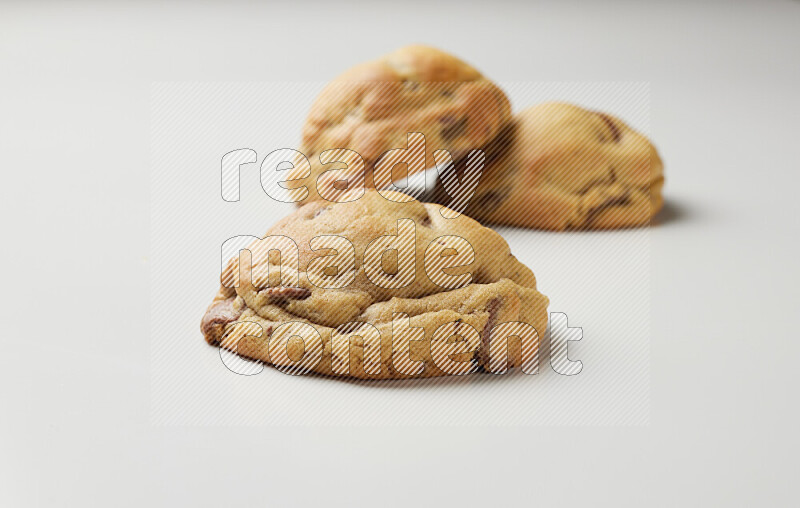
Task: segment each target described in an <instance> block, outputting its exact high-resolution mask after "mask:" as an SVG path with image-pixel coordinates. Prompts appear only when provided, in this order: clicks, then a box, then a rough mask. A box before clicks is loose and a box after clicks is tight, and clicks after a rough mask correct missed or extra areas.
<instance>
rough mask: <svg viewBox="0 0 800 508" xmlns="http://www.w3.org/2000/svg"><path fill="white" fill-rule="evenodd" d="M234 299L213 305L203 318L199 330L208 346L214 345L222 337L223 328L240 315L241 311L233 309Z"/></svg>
mask: <svg viewBox="0 0 800 508" xmlns="http://www.w3.org/2000/svg"><path fill="white" fill-rule="evenodd" d="M235 299H236V298H229V299H227V300H221V301H219V302H217V303H215V304H213V305H212V306H211V307H209V308H208V310H207V311H206V313H205V315H204V316H203V321H202V322H201V323H200V330H201V331H202V332H203V336H204V337H205V339H206V342H208V343H209V344H211V345H216V344H217V343H218V342H219V340H220V338H221V337H222V333H223V331H224V329H225V326H226V325H227V324H229V323H233V322H234V321H236V320H237V319H239V316H241V315H242V310H243V309H239V310H236V309H235V308H234V305H233V302H234V300H235Z"/></svg>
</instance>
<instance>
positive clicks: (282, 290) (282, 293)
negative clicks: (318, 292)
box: [260, 287, 311, 303]
mask: <svg viewBox="0 0 800 508" xmlns="http://www.w3.org/2000/svg"><path fill="white" fill-rule="evenodd" d="M260 292H261V293H264V294H266V295H267V296H268V297H269V299H270V301H271V302H272V303H287V302H288V301H289V300H305V299H306V298H308V297H309V296H311V291H310V290H308V289H306V288H287V287H274V288H267V289H262V290H261V291H260Z"/></svg>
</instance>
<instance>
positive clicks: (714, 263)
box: [0, 1, 800, 506]
mask: <svg viewBox="0 0 800 508" xmlns="http://www.w3.org/2000/svg"><path fill="white" fill-rule="evenodd" d="M411 6H418V9H419V10H418V11H415V10H414V9H412V8H411ZM360 8H361V9H364V7H363V6H362V7H360ZM292 9H293V10H292ZM382 20H386V22H385V23H386V24H388V27H389V28H387V25H386V24H384V23H382ZM798 25H800V5H799V4H798V3H797V2H790V1H782V2H781V1H775V2H753V3H751V4H750V5H747V4H744V3H735V4H731V3H718V4H704V5H696V3H688V2H687V3H680V4H674V3H664V4H663V5H654V4H651V3H645V2H637V3H633V2H630V3H629V2H618V3H613V4H606V5H603V6H600V5H597V6H586V5H579V4H566V3H563V2H553V3H548V4H540V5H522V4H521V3H520V4H517V3H503V2H492V3H491V5H486V4H479V3H464V2H459V3H454V4H452V5H450V6H442V7H436V6H434V5H433V4H431V3H430V2H427V3H420V4H413V3H409V4H406V7H404V8H402V9H401V8H399V7H398V6H397V5H396V4H387V5H386V6H385V7H380V6H373V7H368V8H367V10H361V11H359V10H355V9H354V7H348V6H337V7H331V6H327V7H326V6H324V5H322V4H320V5H307V6H304V7H302V8H301V7H297V6H296V7H289V6H288V5H282V6H281V5H275V6H256V5H249V4H243V5H240V6H234V5H232V4H229V3H226V4H224V5H223V4H221V3H220V4H210V3H206V4H203V5H195V6H193V5H190V4H185V5H177V4H176V5H172V6H170V7H168V8H164V9H156V7H155V4H152V5H151V4H148V5H146V6H141V5H140V6H137V4H134V3H133V2H131V3H124V4H118V5H117V6H114V7H108V6H102V5H100V4H74V3H72V4H68V5H67V4H65V5H56V4H52V5H51V4H30V3H21V2H19V3H4V4H2V6H0V63H1V64H2V69H3V71H2V72H3V79H2V81H0V87H1V90H2V93H0V111H2V114H0V146H2V151H3V156H4V157H3V162H4V164H5V167H6V171H5V172H4V178H5V181H4V185H3V199H2V200H1V201H0V203H2V204H1V205H0V206H2V211H3V216H4V217H5V218H6V238H7V244H8V245H10V246H13V248H10V247H7V248H6V249H4V259H3V261H5V266H7V267H10V268H9V269H8V270H7V272H6V274H5V276H6V277H7V285H8V289H7V291H6V293H5V297H4V307H3V308H4V316H5V331H4V333H3V338H4V346H5V351H4V354H3V355H2V356H0V376H2V378H1V379H0V380H2V384H0V386H2V389H0V390H1V391H0V393H1V394H2V395H1V396H2V408H3V412H2V415H1V416H0V429H2V434H1V435H0V478H2V480H0V482H1V483H0V505H3V506H37V505H41V506H52V505H62V506H73V505H86V506H106V505H109V504H113V505H116V506H124V505H128V506H141V505H145V504H147V505H154V506H155V505H158V506H175V505H189V504H193V505H197V506H204V505H205V506H211V505H219V504H223V503H224V504H227V505H242V504H270V505H277V506H280V505H286V504H289V503H293V504H297V505H321V504H325V505H327V506H339V505H345V504H349V503H351V502H353V504H365V503H366V502H381V503H385V504H387V505H393V506H395V505H396V506H399V505H403V504H411V503H425V504H428V503H431V502H438V503H440V504H444V503H453V504H455V503H456V502H458V503H468V502H472V503H475V504H482V505H489V504H492V505H506V504H512V503H515V504H522V503H524V504H531V505H532V504H554V505H562V504H573V505H577V504H584V505H598V504H612V503H613V504H614V505H619V506H641V505H696V506H708V505H719V504H722V503H725V504H727V505H734V506H736V505H740V506H745V505H749V506H752V505H775V506H780V505H792V504H793V502H794V499H793V487H794V484H795V483H796V476H797V462H796V459H795V457H796V456H797V454H798V452H800V449H799V448H800V446H798V438H797V434H796V429H797V427H798V423H800V422H798V413H797V409H796V403H795V399H796V394H797V388H798V383H797V372H796V369H795V368H794V367H795V364H796V359H797V357H798V353H800V350H799V349H800V348H798V342H797V340H796V339H795V338H794V334H793V328H794V326H793V325H794V319H793V318H794V316H795V315H796V313H797V308H798V303H800V302H798V296H797V295H798V293H797V289H796V288H797V283H798V279H799V278H800V277H798V275H799V274H798V264H797V261H796V259H797V247H798V246H797V229H798V227H797V219H796V217H797V214H798V206H797V202H796V190H795V189H796V188H797V184H798V183H799V182H798V178H799V177H798V168H797V153H796V145H797V134H798V124H797V119H798V118H799V117H800V101H799V100H798V96H797V92H796V91H797V90H798V88H800V76H799V75H798V72H800V71H799V70H798V66H797V65H796V63H797V55H798V49H800V40H799V39H798V35H797V26H798ZM413 41H423V42H428V43H431V44H434V45H438V46H441V47H443V48H445V49H449V50H452V51H454V52H456V53H458V54H460V55H464V56H465V57H466V58H468V59H469V60H470V61H471V62H473V63H474V64H475V65H476V66H477V67H479V68H480V69H481V70H483V71H484V72H485V73H486V74H487V75H489V76H492V77H493V78H495V79H498V80H515V79H516V80H522V81H534V80H535V81H607V80H625V81H629V80H633V81H649V82H650V83H651V88H650V91H651V99H652V110H651V117H650V119H651V132H652V135H653V138H654V139H655V141H656V143H657V145H658V148H659V150H660V151H661V153H662V154H663V156H664V159H665V162H666V171H667V187H666V193H667V196H668V198H669V199H670V201H671V203H672V205H671V207H670V208H671V210H670V212H669V213H668V214H667V217H670V219H669V220H666V221H665V223H664V224H663V225H661V226H659V227H657V228H654V229H653V230H652V232H651V242H652V244H651V246H652V251H653V256H652V272H651V273H652V279H651V281H652V306H653V314H652V343H651V354H650V357H651V387H652V388H651V390H652V391H651V411H650V424H649V426H646V427H636V428H630V427H621V428H583V427H533V428H518V429H514V428H358V429H348V428H322V427H319V428H280V429H275V428H263V427H252V428H223V427H215V428H199V427H180V428H164V427H153V426H151V424H150V420H149V413H150V407H149V405H150V372H149V369H150V350H149V301H148V295H149V288H148V276H149V265H148V262H147V258H148V253H149V251H150V246H149V231H148V221H149V203H148V173H149V172H148V167H149V150H150V149H149V143H150V125H149V111H150V105H149V92H150V83H151V82H152V81H165V80H180V81H187V80H199V81H231V80H233V81H265V80H276V79H279V80H298V81H309V80H319V79H329V78H330V77H333V76H334V75H335V74H336V73H337V72H339V71H340V70H341V69H342V68H343V67H344V66H346V65H349V63H351V62H357V61H361V60H364V59H367V58H371V57H374V56H375V55H378V54H381V53H383V52H385V51H387V50H390V49H393V48H395V47H398V46H401V45H403V44H406V43H408V42H413ZM19 246H22V247H23V248H19ZM540 277H541V276H540ZM359 501H360V502H359Z"/></svg>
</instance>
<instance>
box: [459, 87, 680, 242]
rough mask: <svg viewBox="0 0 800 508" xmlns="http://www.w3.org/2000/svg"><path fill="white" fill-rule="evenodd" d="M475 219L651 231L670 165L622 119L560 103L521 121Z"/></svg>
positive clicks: (497, 157)
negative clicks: (647, 227) (648, 227)
mask: <svg viewBox="0 0 800 508" xmlns="http://www.w3.org/2000/svg"><path fill="white" fill-rule="evenodd" d="M489 152H490V153H491V156H490V157H489V162H488V163H487V166H486V169H485V170H484V174H483V178H482V180H481V183H480V184H479V186H478V189H477V191H476V193H475V196H474V197H473V199H472V201H471V203H470V206H469V208H468V209H467V212H466V213H468V214H469V215H470V216H471V217H474V218H476V219H478V220H480V221H481V222H484V223H496V224H506V225H512V226H521V227H529V228H539V229H550V230H559V231H560V230H569V229H612V228H624V227H632V226H642V225H646V224H648V223H649V221H650V219H651V218H652V216H653V215H654V214H655V213H656V212H658V210H659V209H660V208H661V206H662V203H663V199H662V196H661V189H662V187H663V184H664V176H663V165H662V163H661V159H660V158H659V156H658V153H657V152H656V149H655V148H654V147H653V145H652V144H651V143H650V141H649V140H648V139H647V138H646V137H645V136H643V135H641V134H639V133H638V132H636V131H634V130H632V129H631V128H630V127H628V126H627V125H626V124H625V123H624V122H622V121H621V120H620V119H618V118H616V117H614V116H611V115H608V114H605V113H601V112H597V111H590V110H587V109H584V108H581V107H579V106H575V105H572V104H566V103H560V102H548V103H544V104H540V105H537V106H534V107H532V108H529V109H527V110H525V111H523V112H521V113H519V114H518V115H516V116H515V118H514V120H513V123H512V124H511V125H510V126H509V129H508V131H507V132H505V133H504V134H503V135H502V136H499V137H498V138H497V139H496V140H495V142H494V144H493V146H492V147H491V148H490V149H489Z"/></svg>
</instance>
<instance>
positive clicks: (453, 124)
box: [285, 46, 511, 204]
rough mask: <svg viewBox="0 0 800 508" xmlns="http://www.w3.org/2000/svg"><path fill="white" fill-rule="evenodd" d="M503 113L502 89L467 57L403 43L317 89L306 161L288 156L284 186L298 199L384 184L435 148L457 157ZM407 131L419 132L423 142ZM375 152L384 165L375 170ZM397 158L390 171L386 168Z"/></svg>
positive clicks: (481, 141) (424, 164) (306, 133)
mask: <svg viewBox="0 0 800 508" xmlns="http://www.w3.org/2000/svg"><path fill="white" fill-rule="evenodd" d="M510 117H511V107H510V104H509V101H508V99H507V97H506V95H505V93H503V91H502V90H501V89H500V88H498V87H497V86H496V85H494V84H493V83H492V82H490V81H489V80H487V79H486V78H485V77H484V76H483V75H482V74H481V73H480V72H478V71H477V70H476V69H475V68H473V67H472V66H470V65H469V64H467V63H465V62H463V61H461V60H460V59H458V58H456V57H455V56H452V55H450V54H448V53H445V52H443V51H440V50H438V49H435V48H430V47H426V46H408V47H404V48H401V49H399V50H397V51H395V52H392V53H389V54H387V55H385V56H383V57H381V58H379V59H377V60H374V61H371V62H367V63H363V64H360V65H357V66H356V67H353V68H351V69H349V70H348V71H346V72H344V73H343V74H342V75H340V76H339V77H337V78H336V79H335V80H333V81H332V82H331V83H329V84H328V85H327V86H326V87H325V88H324V89H323V91H322V92H321V93H320V95H319V96H318V97H317V99H316V100H315V102H314V103H313V105H312V107H311V110H310V112H309V114H308V117H307V120H306V122H305V124H304V127H303V133H302V145H301V148H300V150H299V151H300V152H301V153H302V154H303V155H304V156H305V157H306V160H307V161H308V164H307V165H306V164H305V163H304V164H295V167H294V168H292V169H290V170H289V171H288V178H290V179H291V180H293V181H290V182H287V183H286V184H285V186H286V187H287V188H288V189H290V195H291V197H292V198H291V199H292V200H293V201H297V202H298V204H303V203H306V202H309V201H313V200H316V199H321V198H323V199H328V200H331V201H336V200H338V199H339V197H340V196H341V194H342V193H345V192H348V191H351V190H353V189H354V188H356V187H366V188H374V187H376V186H377V187H379V188H385V187H386V186H385V185H384V184H385V183H388V182H389V181H395V182H396V181H398V180H399V179H402V178H403V176H404V174H399V173H398V172H400V173H402V172H404V171H406V170H407V171H408V172H409V173H410V174H413V173H415V172H419V171H421V170H423V169H426V168H428V167H432V166H433V165H434V163H435V162H436V159H435V158H434V152H435V151H436V150H439V149H444V150H448V151H449V152H450V155H451V157H452V158H453V160H455V161H459V160H461V159H462V158H463V157H464V156H466V155H467V154H468V153H469V152H470V151H471V150H473V149H482V148H483V147H485V146H486V145H487V144H488V143H489V142H490V141H492V140H493V139H494V138H495V137H496V136H497V134H498V133H499V132H500V131H501V130H502V128H503V127H504V126H505V125H506V124H507V123H508V121H509V119H510ZM411 133H419V134H421V135H422V136H424V148H423V146H422V143H421V139H422V138H421V137H420V136H419V135H415V136H411V137H410V136H409V134H411ZM336 149H341V150H336ZM400 149H407V150H409V152H410V153H406V152H400V151H399V150H400ZM346 150H351V151H352V152H354V153H351V152H348V151H346ZM356 154H357V155H356ZM382 157H383V161H382V165H381V167H383V168H384V170H383V171H382V175H381V176H380V177H378V178H374V177H373V170H374V168H375V164H376V163H377V162H378V161H379V160H381V158H382ZM398 164H399V166H400V167H398V168H397V169H396V173H394V174H392V173H391V170H389V169H387V168H390V167H394V166H396V165H398ZM323 173H325V175H324V176H322V175H323ZM321 176H322V178H320V177H321ZM376 180H377V182H376ZM376 184H377V185H376ZM303 187H306V188H307V191H306V190H303ZM298 189H299V190H298ZM298 200H299V201H298Z"/></svg>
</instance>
